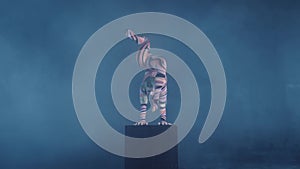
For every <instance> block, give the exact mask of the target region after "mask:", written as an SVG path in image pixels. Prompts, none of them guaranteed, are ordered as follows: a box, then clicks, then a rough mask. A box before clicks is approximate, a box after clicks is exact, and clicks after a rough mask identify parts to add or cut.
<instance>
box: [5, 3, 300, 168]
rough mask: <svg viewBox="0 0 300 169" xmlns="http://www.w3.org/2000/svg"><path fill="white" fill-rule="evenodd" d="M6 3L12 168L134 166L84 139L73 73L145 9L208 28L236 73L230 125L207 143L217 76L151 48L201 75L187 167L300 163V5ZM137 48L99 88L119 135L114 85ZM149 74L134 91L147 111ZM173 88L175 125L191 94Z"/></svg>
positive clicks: (180, 49) (183, 146) (160, 40)
mask: <svg viewBox="0 0 300 169" xmlns="http://www.w3.org/2000/svg"><path fill="white" fill-rule="evenodd" d="M0 4H1V5H0V76H1V78H0V168H1V169H2V168H3V169H19V168H30V169H40V168H43V169H53V168H57V169H60V168H72V169H96V168H103V169H121V168H122V167H123V158H122V157H118V156H115V155H112V154H110V153H108V152H106V151H104V150H103V149H101V148H99V147H98V146H97V145H96V144H95V143H93V142H92V141H91V140H90V139H89V138H88V136H87V135H86V134H85V132H84V131H83V130H82V128H81V126H80V124H79V122H78V120H77V118H76V114H75V111H74V107H73V102H72V89H71V87H72V73H73V68H74V64H75V61H76V58H77V56H78V53H79V51H80V49H81V48H82V46H83V44H84V43H85V41H86V40H87V39H88V38H89V37H90V36H91V35H92V34H93V33H94V32H95V31H96V30H98V29H99V28H100V27H102V26H103V25H105V24H106V23H108V22H110V21H112V20H114V19H117V18H119V17H122V16H124V15H128V14H131V13H136V12H146V11H155V12H165V13H170V14H174V15H177V16H179V17H182V18H184V19H186V20H188V21H190V22H192V23H193V24H195V25H196V26H197V27H199V28H200V29H201V30H202V31H203V32H204V33H205V34H206V35H207V36H208V38H209V39H210V40H211V42H212V43H213V44H214V46H215V48H216V49H217V51H218V53H219V55H220V58H221V60H222V62H223V66H224V69H225V72H226V77H227V84H228V97H227V103H226V108H225V111H224V115H223V118H222V120H221V123H220V125H219V127H218V128H217V130H216V132H215V133H214V135H213V136H212V137H211V138H210V139H209V140H208V141H207V142H205V143H204V144H199V143H198V141H197V139H198V136H199V133H200V130H201V128H202V126H203V123H204V120H205V117H206V115H207V110H208V108H209V103H210V84H209V80H208V76H207V73H206V71H205V69H204V67H203V65H202V63H201V62H200V61H199V60H197V58H196V56H194V54H193V53H192V52H191V51H190V50H189V49H188V48H187V47H186V46H184V45H183V44H181V43H180V42H178V41H175V40H172V39H170V38H167V37H162V36H157V35H149V37H150V38H151V40H152V41H153V43H152V44H153V45H152V46H154V47H160V48H164V49H167V50H170V51H172V52H174V53H176V54H178V55H179V56H181V57H182V58H183V59H184V60H185V61H186V62H187V63H188V64H189V65H190V66H191V69H193V72H194V73H195V76H196V78H197V81H198V83H199V87H200V92H201V107H200V110H199V111H200V116H199V117H198V119H197V123H196V125H195V126H194V127H193V129H192V130H191V132H190V133H189V134H188V136H187V137H186V138H185V139H184V140H183V141H182V142H181V143H180V145H179V146H180V147H179V153H180V154H179V159H180V161H179V162H180V166H181V167H182V168H185V169H200V168H254V167H257V168H259V167H261V168H262V167H263V166H264V167H267V168H288V167H290V168H293V167H295V168H296V166H298V167H299V166H300V160H299V159H300V136H299V133H300V123H299V120H300V104H299V100H300V78H299V73H300V69H299V67H300V57H299V54H300V53H299V44H300V32H299V30H300V19H299V18H300V6H299V5H300V3H299V1H296V0H295V1H291V0H289V1H288V0H287V1H266V0H265V1H259V0H248V1H246V0H229V1H228V0H227V1H225V0H213V1H208V0H207V1H174V0H172V1H171V0H169V1H153V0H152V1H150V0H135V1H121V0H120V1H113V0H110V1H97V0H92V1H78V0H74V1H58V0H57V1H50V0H43V1H39V0H29V1H14V0H11V1H6V0H1V1H0ZM182 31H184V30H182ZM128 42H129V41H127V40H125V41H123V42H121V43H120V44H118V45H117V46H116V47H115V48H113V49H112V50H111V51H110V52H109V53H108V54H107V56H106V57H105V59H104V61H103V63H102V66H101V68H100V69H99V71H98V75H99V74H101V77H100V76H98V75H97V79H96V84H97V88H96V92H97V98H98V103H99V105H106V107H105V108H103V110H102V111H104V112H108V111H109V112H112V113H109V114H105V115H104V116H105V117H106V119H107V121H109V122H110V123H111V125H112V126H113V127H114V128H116V129H117V130H119V131H120V132H122V130H123V126H124V125H126V124H130V123H131V122H129V121H127V120H126V119H124V118H122V117H121V116H120V115H119V114H118V112H117V111H116V109H115V108H114V106H113V104H112V101H111V96H110V93H109V82H110V78H111V74H112V72H113V67H114V66H117V64H118V63H119V62H120V61H121V60H122V59H123V58H124V57H125V56H127V54H129V53H130V52H131V51H133V50H134V49H135V46H134V44H132V43H130V44H129V43H128ZM99 45H101V44H99ZM186 55H188V56H190V57H189V58H191V59H186V58H185V56H186ZM103 74H104V76H103ZM140 77H141V74H139V75H138V76H137V77H136V78H135V79H134V81H133V82H132V84H131V87H130V96H131V100H132V103H133V104H134V105H136V106H137V107H138V100H137V99H138V98H137V97H135V96H136V94H137V91H136V90H135V89H136V88H137V87H138V83H137V82H138V81H139V78H140ZM101 78H103V79H101ZM135 82H136V83H135ZM169 84H170V92H169V103H170V104H169V105H168V110H169V112H173V113H170V119H171V121H172V120H174V119H175V118H176V113H178V108H179V106H178V103H179V101H180V97H179V93H178V90H177V84H176V83H175V81H174V80H173V79H171V80H170V82H169ZM101 85H103V86H101ZM99 86H101V87H99ZM171 91H173V92H171Z"/></svg>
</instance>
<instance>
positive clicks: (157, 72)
mask: <svg viewBox="0 0 300 169" xmlns="http://www.w3.org/2000/svg"><path fill="white" fill-rule="evenodd" d="M127 36H128V37H129V38H130V39H132V40H134V41H135V42H136V43H137V44H138V45H139V51H138V52H137V55H136V59H137V62H138V64H139V66H140V67H142V68H146V72H145V75H144V78H143V81H142V84H141V87H140V104H141V107H140V122H138V123H136V124H137V125H147V122H146V113H147V105H148V102H150V104H151V110H152V112H154V111H155V110H156V109H158V108H159V110H160V116H161V122H160V123H159V124H162V125H167V124H169V123H167V122H166V118H167V116H166V104H167V73H166V72H167V63H166V60H165V59H164V58H162V57H159V56H155V55H152V54H151V53H150V52H149V50H150V41H149V40H148V39H147V38H145V37H141V36H137V35H136V34H134V33H133V32H132V31H130V30H128V31H127Z"/></svg>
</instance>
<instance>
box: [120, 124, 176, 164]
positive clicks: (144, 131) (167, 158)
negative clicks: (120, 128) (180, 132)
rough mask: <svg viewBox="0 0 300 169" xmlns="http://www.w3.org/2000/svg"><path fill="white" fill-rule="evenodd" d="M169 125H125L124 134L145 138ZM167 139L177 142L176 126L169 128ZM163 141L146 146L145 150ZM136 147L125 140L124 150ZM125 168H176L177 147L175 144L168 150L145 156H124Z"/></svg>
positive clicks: (156, 133)
mask: <svg viewBox="0 0 300 169" xmlns="http://www.w3.org/2000/svg"><path fill="white" fill-rule="evenodd" d="M169 127H170V126H167V125H166V126H159V125H147V126H134V125H128V126H125V134H126V135H127V136H130V137H136V138H146V137H152V136H155V135H158V134H160V133H162V132H164V131H165V130H167V129H168V128H169ZM170 130H171V132H168V133H169V134H168V136H167V137H168V140H169V141H170V142H176V143H177V127H176V126H173V127H172V128H170ZM159 144H163V143H159V142H157V143H155V144H153V146H151V147H146V148H145V151H148V150H150V151H151V150H153V149H155V148H159V147H160V145H159ZM134 148H137V147H136V146H135V145H134V144H132V143H130V142H128V141H127V140H125V152H126V151H131V150H134ZM125 169H178V147H177V145H176V146H174V147H173V148H171V149H170V150H168V151H166V152H164V153H162V154H159V155H156V156H152V157H147V158H125Z"/></svg>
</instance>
